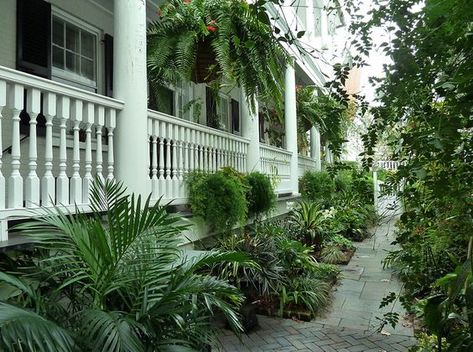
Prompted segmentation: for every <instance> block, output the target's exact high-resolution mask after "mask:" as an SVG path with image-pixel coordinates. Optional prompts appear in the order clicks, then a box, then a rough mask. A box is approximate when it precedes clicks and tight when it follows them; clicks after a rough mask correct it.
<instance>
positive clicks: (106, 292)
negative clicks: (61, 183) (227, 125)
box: [0, 183, 242, 352]
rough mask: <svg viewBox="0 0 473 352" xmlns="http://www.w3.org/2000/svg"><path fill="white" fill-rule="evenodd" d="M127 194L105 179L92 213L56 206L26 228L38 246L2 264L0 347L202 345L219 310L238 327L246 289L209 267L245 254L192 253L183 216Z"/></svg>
mask: <svg viewBox="0 0 473 352" xmlns="http://www.w3.org/2000/svg"><path fill="white" fill-rule="evenodd" d="M124 192H125V190H124V189H123V188H122V186H121V185H119V184H112V183H107V184H106V185H104V186H98V187H95V188H94V189H93V191H92V193H93V195H92V208H93V210H94V213H93V215H86V214H82V213H81V212H80V211H79V214H77V215H71V214H68V213H64V212H63V211H62V210H61V209H59V208H56V209H54V210H51V211H50V212H48V213H47V216H46V217H42V218H39V220H38V221H37V222H33V223H31V222H30V223H26V224H24V225H22V226H21V229H22V230H23V233H25V234H27V235H29V236H30V237H31V238H32V239H33V240H34V241H35V245H36V247H35V250H34V253H33V254H34V256H30V255H29V254H28V253H29V252H26V253H22V254H19V255H18V256H17V257H16V258H15V257H8V256H6V255H5V254H3V257H4V258H3V260H2V261H1V262H0V263H1V265H2V268H1V269H2V271H1V272H0V284H1V287H0V288H1V291H0V292H1V293H2V300H1V302H0V335H1V339H0V348H1V350H3V351H26V350H29V351H30V350H31V351H47V352H54V351H107V352H110V351H117V352H118V351H137V352H139V351H171V350H183V349H184V350H194V349H195V350H198V351H201V350H202V349H204V348H205V346H207V345H209V344H211V343H212V342H213V341H214V340H213V337H214V336H213V328H212V326H211V325H210V317H211V316H213V314H214V311H215V310H219V311H222V312H223V313H224V314H225V315H226V317H227V319H228V321H229V322H231V324H232V325H233V326H234V327H236V328H237V329H239V328H240V324H239V320H238V316H237V314H236V313H235V310H234V309H237V308H238V305H239V304H240V303H241V302H242V296H241V295H240V293H239V292H238V291H237V289H236V288H235V287H233V286H231V285H230V284H228V282H226V281H224V280H220V279H217V278H215V277H213V276H210V275H207V274H204V273H202V269H203V268H206V267H208V266H209V265H213V264H215V263H218V262H220V261H222V260H233V261H236V260H239V258H240V259H241V257H239V256H238V255H236V254H223V253H217V252H209V253H207V254H204V255H202V256H198V257H195V258H186V256H185V255H184V253H183V252H182V251H181V250H179V249H178V245H179V243H180V241H181V239H180V232H181V231H182V230H183V229H184V228H185V227H183V226H180V225H178V223H177V221H178V218H176V217H173V216H170V215H169V214H167V213H166V210H165V208H164V207H163V206H161V205H159V203H158V204H156V205H155V206H150V204H149V199H148V200H146V201H145V202H142V201H141V199H140V198H139V197H138V198H135V197H134V196H128V195H125V193H124Z"/></svg>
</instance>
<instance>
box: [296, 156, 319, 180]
mask: <svg viewBox="0 0 473 352" xmlns="http://www.w3.org/2000/svg"><path fill="white" fill-rule="evenodd" d="M315 168H316V164H315V160H314V159H312V158H310V157H308V156H304V155H299V158H298V168H297V169H298V173H299V177H302V176H303V175H304V174H305V173H306V171H314V170H315Z"/></svg>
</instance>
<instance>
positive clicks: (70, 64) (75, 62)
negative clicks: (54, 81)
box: [66, 51, 80, 73]
mask: <svg viewBox="0 0 473 352" xmlns="http://www.w3.org/2000/svg"><path fill="white" fill-rule="evenodd" d="M66 69H67V70H69V71H72V72H75V73H80V72H79V55H76V54H73V53H70V52H68V51H66Z"/></svg>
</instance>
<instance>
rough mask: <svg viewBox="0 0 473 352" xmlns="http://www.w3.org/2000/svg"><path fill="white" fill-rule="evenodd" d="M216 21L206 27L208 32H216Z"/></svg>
mask: <svg viewBox="0 0 473 352" xmlns="http://www.w3.org/2000/svg"><path fill="white" fill-rule="evenodd" d="M216 25H217V21H215V20H211V21H210V22H209V24H208V25H207V30H208V31H209V32H215V31H216V30H217V26H216Z"/></svg>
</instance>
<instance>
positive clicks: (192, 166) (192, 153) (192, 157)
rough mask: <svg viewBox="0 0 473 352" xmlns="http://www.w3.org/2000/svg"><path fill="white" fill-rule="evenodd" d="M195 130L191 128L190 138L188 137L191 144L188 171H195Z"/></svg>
mask: <svg viewBox="0 0 473 352" xmlns="http://www.w3.org/2000/svg"><path fill="white" fill-rule="evenodd" d="M195 138H196V137H195V130H194V129H193V128H192V129H191V137H190V142H191V147H190V149H191V150H190V157H189V161H190V163H189V164H190V167H189V168H190V170H189V171H194V170H195V169H196V161H197V149H196V139H195Z"/></svg>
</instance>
